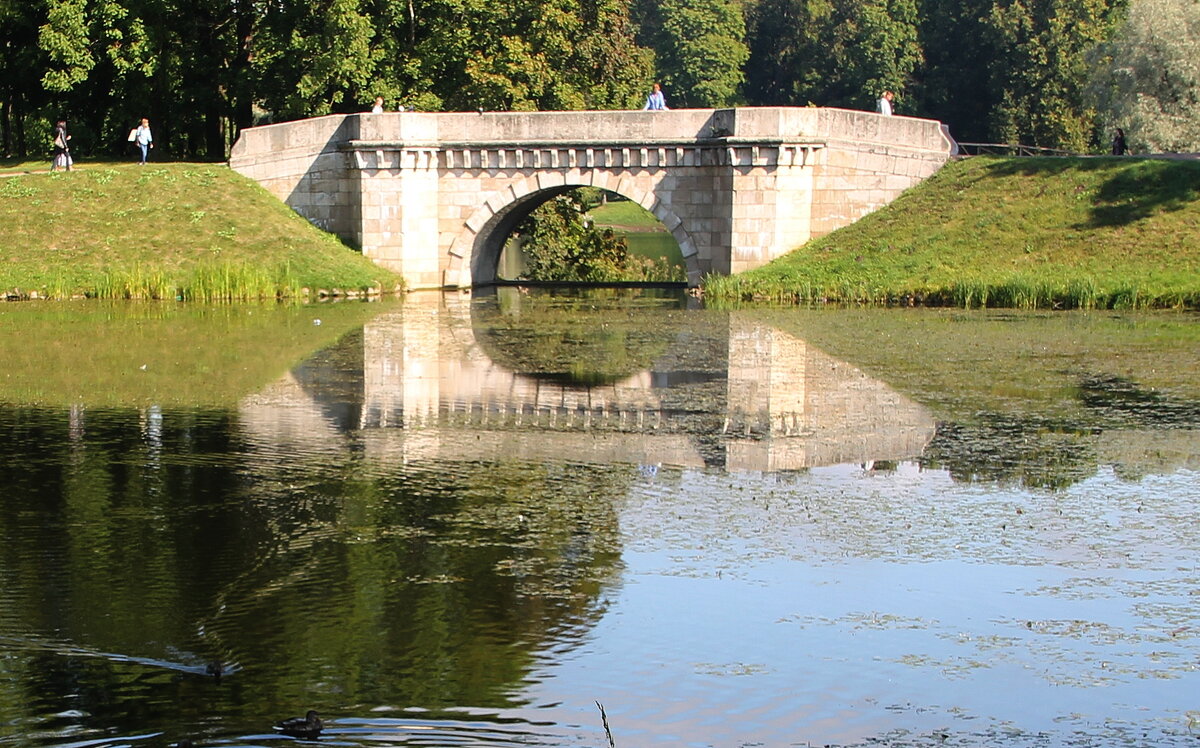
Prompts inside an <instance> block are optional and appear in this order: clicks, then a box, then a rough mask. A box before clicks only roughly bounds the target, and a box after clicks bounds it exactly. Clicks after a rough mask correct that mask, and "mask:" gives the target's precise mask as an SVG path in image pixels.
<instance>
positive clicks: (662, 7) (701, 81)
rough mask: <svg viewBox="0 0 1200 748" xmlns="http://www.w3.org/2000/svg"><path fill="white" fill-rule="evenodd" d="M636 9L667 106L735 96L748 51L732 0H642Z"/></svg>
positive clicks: (711, 103) (718, 103)
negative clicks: (649, 46) (653, 53)
mask: <svg viewBox="0 0 1200 748" xmlns="http://www.w3.org/2000/svg"><path fill="white" fill-rule="evenodd" d="M640 13H641V19H640V20H641V26H642V33H643V36H644V38H646V39H647V40H649V43H650V44H651V46H652V47H653V49H654V52H655V54H656V56H657V62H658V72H659V76H658V77H659V78H660V79H661V82H662V84H663V88H664V89H665V92H666V94H667V105H668V106H673V107H682V106H687V107H723V106H733V105H734V104H736V103H737V102H738V100H739V99H740V94H741V90H740V89H741V85H742V83H743V81H744V80H745V73H744V71H743V66H744V65H745V63H746V60H747V59H748V58H749V54H750V52H749V49H748V48H747V46H746V43H745V38H746V22H745V18H744V17H743V15H742V6H741V4H740V3H739V2H737V0H643V1H642V4H641V7H640Z"/></svg>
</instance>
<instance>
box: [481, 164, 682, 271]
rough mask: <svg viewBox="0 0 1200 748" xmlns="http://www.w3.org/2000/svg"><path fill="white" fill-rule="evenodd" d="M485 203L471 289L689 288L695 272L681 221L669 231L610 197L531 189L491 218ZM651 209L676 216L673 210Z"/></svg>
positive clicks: (572, 189)
mask: <svg viewBox="0 0 1200 748" xmlns="http://www.w3.org/2000/svg"><path fill="white" fill-rule="evenodd" d="M650 199H651V200H652V196H651V198H650ZM488 202H489V207H487V210H488V211H489V212H490V215H486V216H477V217H475V221H476V222H478V223H482V224H483V225H482V226H481V227H480V228H479V229H478V231H476V232H475V233H474V235H473V241H472V242H471V247H470V249H471V251H470V265H471V270H472V272H471V284H472V285H480V284H487V283H493V282H497V281H500V282H504V281H511V282H520V281H546V282H580V281H582V282H595V283H621V282H640V283H672V284H675V283H684V282H686V281H687V280H688V271H689V270H693V268H691V267H689V262H688V260H687V259H685V257H684V255H683V252H682V251H681V249H680V243H681V241H686V240H687V234H686V232H685V231H684V229H683V226H682V225H681V224H680V222H679V221H678V220H675V221H672V223H673V224H674V225H675V230H674V231H672V230H671V229H668V228H667V226H666V225H665V224H664V223H663V221H662V220H660V218H659V216H658V215H656V214H655V213H652V212H650V211H649V210H647V209H646V208H645V207H643V206H642V205H641V204H639V203H638V202H636V201H635V200H633V199H630V198H629V197H626V196H623V195H620V194H618V193H616V192H613V191H611V190H605V189H600V188H597V187H590V186H587V185H579V184H574V185H572V184H567V185H561V186H556V187H551V188H546V189H540V190H533V191H531V192H529V193H528V194H525V195H521V196H519V197H517V198H516V199H515V200H512V201H511V202H510V203H508V204H507V205H505V206H503V207H502V208H501V209H499V210H496V211H494V212H491V208H490V205H494V202H493V201H490V200H489V201H488ZM567 206H571V208H573V209H574V210H573V211H572V210H571V209H570V208H568V207H567ZM654 207H655V210H656V212H658V213H660V214H661V215H663V216H665V217H667V216H671V212H670V210H669V209H668V208H666V207H664V206H661V205H659V204H657V203H654ZM468 225H470V222H469V223H468ZM463 249H466V247H463ZM464 254H465V252H464ZM694 263H695V258H694V257H693V258H692V263H691V264H694ZM548 268H549V271H548V270H547V269H548ZM556 270H557V271H561V272H556Z"/></svg>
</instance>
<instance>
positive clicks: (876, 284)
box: [705, 157, 1200, 309]
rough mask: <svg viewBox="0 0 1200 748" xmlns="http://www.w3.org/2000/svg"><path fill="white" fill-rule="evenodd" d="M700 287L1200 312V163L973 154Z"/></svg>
mask: <svg viewBox="0 0 1200 748" xmlns="http://www.w3.org/2000/svg"><path fill="white" fill-rule="evenodd" d="M705 296H706V297H707V298H709V299H712V300H716V301H718V302H719V301H721V300H726V301H742V300H753V299H764V300H775V301H786V302H809V301H841V302H868V303H880V304H886V303H897V302H907V301H915V302H923V303H927V304H950V305H958V306H963V307H981V306H995V307H1017V308H1029V309H1036V308H1059V307H1064V308H1084V309H1087V308H1119V309H1133V308H1143V307H1174V308H1200V162H1186V161H1167V160H1155V159H1128V158H1126V159H1119V158H1043V159H1028V158H1026V159H1020V158H1007V159H995V158H982V157H980V158H972V159H967V160H963V161H958V162H952V163H950V164H948V165H947V166H946V167H944V168H943V169H942V170H941V171H940V172H939V173H938V174H936V175H934V176H933V177H932V178H931V179H929V180H927V181H926V182H924V183H922V184H920V185H918V186H916V187H914V188H913V189H911V190H909V191H908V192H906V193H904V194H903V195H902V196H900V198H898V199H897V200H896V201H895V202H893V203H892V204H891V205H888V206H887V207H885V208H883V209H881V210H879V211H877V212H875V213H873V214H871V215H869V216H867V217H865V218H863V219H862V220H860V221H858V222H857V223H855V224H853V225H851V226H848V227H846V228H844V229H841V230H840V231H836V232H834V233H832V234H830V235H828V236H826V237H822V238H820V239H817V240H814V241H812V242H809V243H808V244H807V245H805V246H804V247H802V248H800V249H797V250H796V251H794V252H792V253H790V254H788V255H785V256H784V257H781V258H779V259H778V260H776V261H775V262H772V263H770V264H768V265H766V266H764V267H762V268H758V269H756V270H752V271H750V272H747V273H743V274H741V275H738V276H734V277H730V278H717V277H710V278H708V279H706V281H705Z"/></svg>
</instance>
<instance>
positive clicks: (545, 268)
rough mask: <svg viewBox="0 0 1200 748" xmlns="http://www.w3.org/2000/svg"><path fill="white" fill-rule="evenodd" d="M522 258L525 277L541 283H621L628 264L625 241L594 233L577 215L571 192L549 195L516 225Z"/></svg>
mask: <svg viewBox="0 0 1200 748" xmlns="http://www.w3.org/2000/svg"><path fill="white" fill-rule="evenodd" d="M517 237H518V241H519V242H520V243H521V250H522V252H523V254H524V255H525V258H526V272H525V277H527V278H535V279H537V280H543V281H586V282H608V281H617V280H624V279H625V277H626V268H627V266H628V264H629V248H628V246H627V245H626V243H625V240H624V239H623V238H621V237H618V236H616V235H615V234H614V233H613V231H612V230H611V229H604V230H600V229H597V228H595V227H593V226H592V225H591V223H590V222H589V221H588V220H587V219H586V218H585V217H584V215H583V202H582V196H581V195H580V194H579V193H578V192H577V191H572V192H568V193H566V194H565V195H560V196H558V197H555V198H553V199H551V200H549V201H548V202H546V203H544V204H542V205H541V206H540V207H538V208H537V209H535V210H534V212H533V213H532V214H530V216H529V218H527V219H526V220H525V221H524V222H522V224H521V225H520V226H519V227H517Z"/></svg>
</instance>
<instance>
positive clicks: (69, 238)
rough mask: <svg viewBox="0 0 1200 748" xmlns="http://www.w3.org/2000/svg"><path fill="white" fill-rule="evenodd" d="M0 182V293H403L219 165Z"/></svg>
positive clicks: (100, 168) (96, 170)
mask: <svg viewBox="0 0 1200 748" xmlns="http://www.w3.org/2000/svg"><path fill="white" fill-rule="evenodd" d="M42 168H45V167H44V165H43V166H42ZM4 171H8V173H11V171H12V170H0V226H2V227H3V231H2V232H0V257H3V260H4V261H3V263H2V264H0V294H4V295H8V296H18V297H29V296H34V295H36V296H38V297H49V298H70V297H75V296H89V297H99V298H184V299H199V300H210V299H250V298H274V297H281V296H299V295H302V294H303V289H305V288H307V289H310V291H311V293H314V294H315V293H317V292H318V291H319V290H325V291H331V292H332V291H333V290H334V289H337V290H339V291H341V292H357V291H365V290H367V289H375V290H381V291H392V290H394V289H395V288H396V285H397V283H398V282H399V279H398V278H397V276H395V275H394V274H392V273H390V272H388V271H386V270H384V269H382V268H380V267H378V266H376V265H375V264H374V263H372V262H371V261H370V260H368V259H367V258H365V257H363V256H362V255H361V254H360V253H358V252H355V251H354V250H352V249H350V248H348V247H346V246H345V245H343V244H342V243H341V242H340V241H338V240H337V239H336V238H334V237H333V236H330V235H328V234H325V233H323V232H321V231H319V230H318V229H316V228H315V227H313V226H312V225H310V224H309V223H308V222H307V221H305V220H304V219H303V218H301V217H299V216H297V215H296V214H295V213H293V212H292V211H291V210H290V209H288V208H287V206H285V205H283V204H282V203H281V202H279V201H278V200H277V199H275V198H274V197H272V196H271V195H270V194H269V193H267V192H266V191H265V190H263V189H262V188H261V187H259V186H258V185H256V184H254V183H253V182H251V181H250V180H248V179H246V178H244V177H242V176H240V175H238V174H237V173H235V172H233V171H231V170H230V169H228V168H227V167H225V166H223V165H219V164H192V163H162V164H155V163H152V164H148V165H146V166H144V167H139V166H137V165H136V164H116V163H88V164H81V165H77V168H76V169H75V170H74V171H71V172H57V173H48V172H40V173H25V174H18V175H15V176H9V175H8V174H5V173H4Z"/></svg>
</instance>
